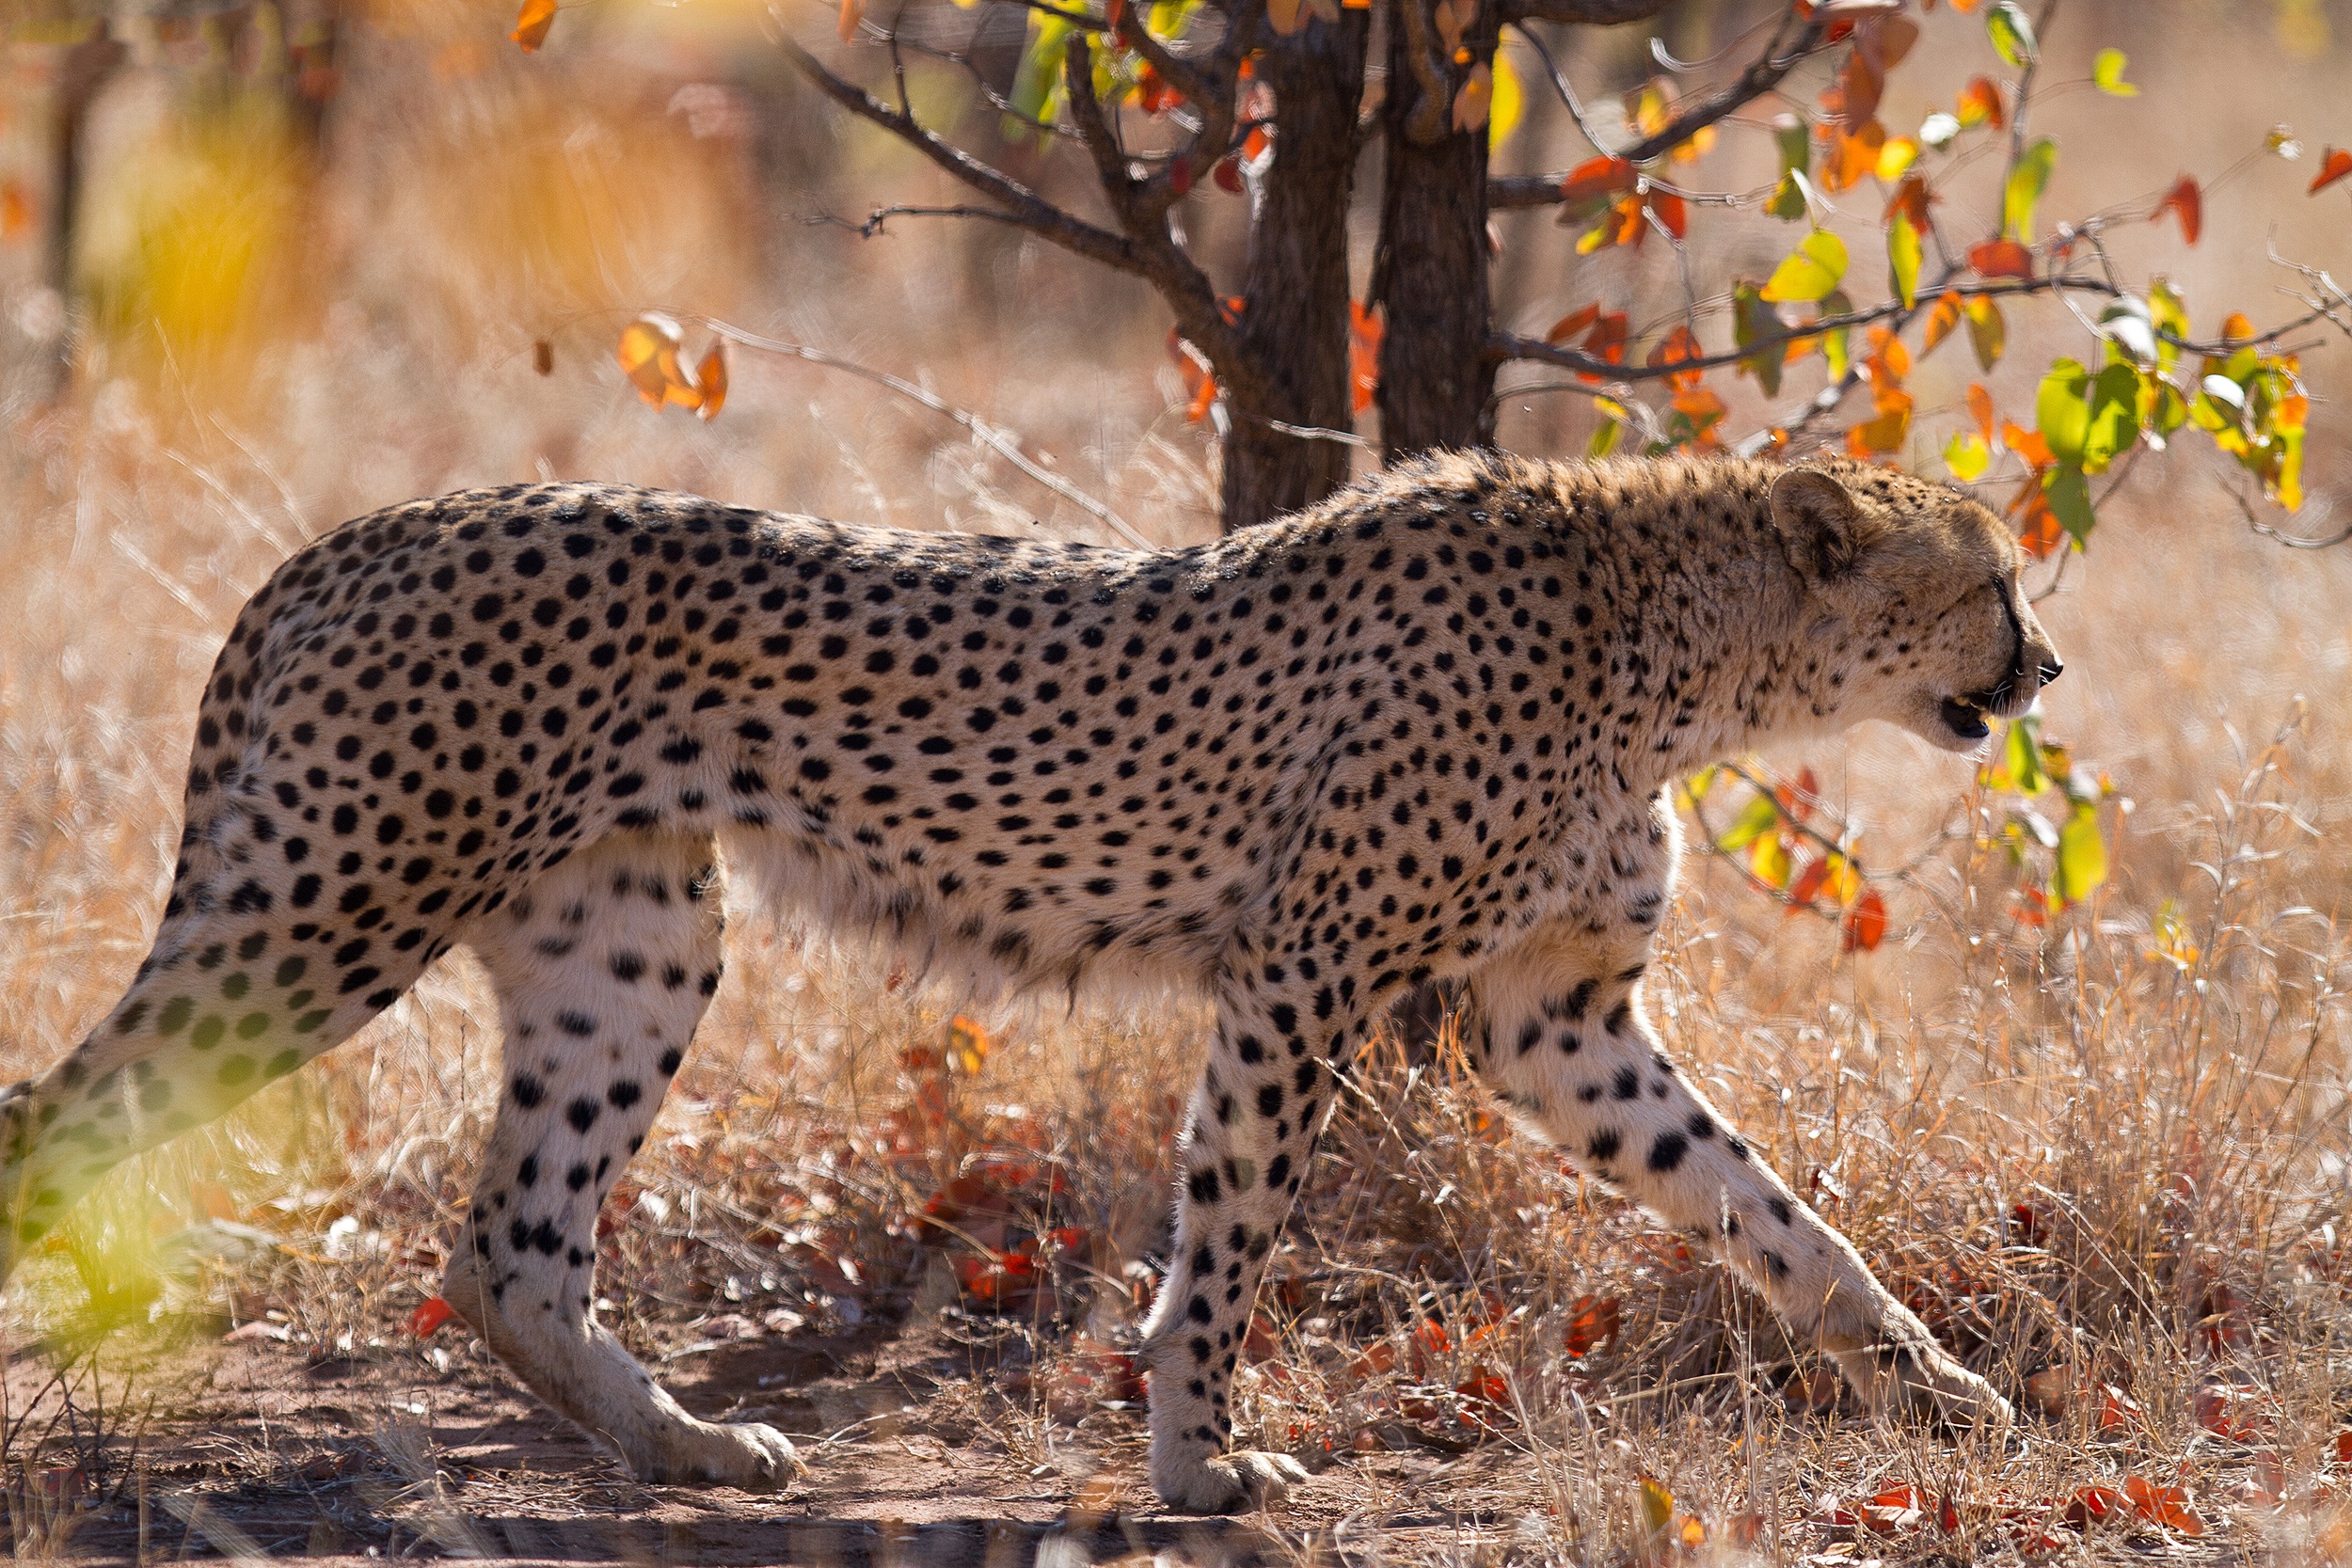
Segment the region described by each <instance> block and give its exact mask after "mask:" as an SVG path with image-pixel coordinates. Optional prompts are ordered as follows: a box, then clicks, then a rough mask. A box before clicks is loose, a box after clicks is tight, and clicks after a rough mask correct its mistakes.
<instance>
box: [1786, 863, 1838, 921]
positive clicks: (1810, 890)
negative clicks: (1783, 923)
mask: <svg viewBox="0 0 2352 1568" xmlns="http://www.w3.org/2000/svg"><path fill="white" fill-rule="evenodd" d="M1827 879H1829V857H1828V856H1826V855H1818V856H1816V857H1814V858H1813V859H1812V860H1809V861H1807V862H1805V865H1804V870H1803V871H1800V872H1798V873H1797V879H1796V880H1795V881H1793V882H1791V883H1789V884H1788V912H1789V913H1790V914H1794V913H1796V912H1797V911H1798V910H1799V909H1801V908H1802V907H1804V905H1806V904H1810V903H1811V902H1813V900H1814V899H1815V898H1817V897H1819V896H1820V892H1821V884H1822V882H1824V881H1826V880H1827Z"/></svg>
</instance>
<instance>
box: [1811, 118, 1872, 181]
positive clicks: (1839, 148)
mask: <svg viewBox="0 0 2352 1568" xmlns="http://www.w3.org/2000/svg"><path fill="white" fill-rule="evenodd" d="M1829 133H1830V135H1829V156H1828V158H1827V159H1826V160H1825V161H1824V162H1823V163H1822V165H1821V168H1820V177H1821V188H1822V189H1823V190H1825V191H1829V192H1832V193H1836V192H1838V191H1847V190H1851V189H1852V188H1853V187H1854V186H1855V185H1857V184H1859V183H1861V182H1862V180H1863V179H1864V177H1865V176H1867V175H1870V174H1875V173H1876V172H1878V166H1879V153H1880V152H1881V151H1882V150H1883V149H1884V148H1885V146H1886V128H1885V127H1884V126H1883V125H1881V124H1880V123H1879V122H1878V121H1877V120H1875V119H1874V120H1871V121H1869V122H1868V123H1867V124H1865V125H1864V126H1863V127H1862V128H1861V129H1860V130H1858V131H1855V132H1852V133H1851V134H1849V133H1847V132H1846V131H1845V130H1844V129H1842V128H1841V127H1839V126H1836V125H1834V124H1833V125H1831V126H1830V127H1829Z"/></svg>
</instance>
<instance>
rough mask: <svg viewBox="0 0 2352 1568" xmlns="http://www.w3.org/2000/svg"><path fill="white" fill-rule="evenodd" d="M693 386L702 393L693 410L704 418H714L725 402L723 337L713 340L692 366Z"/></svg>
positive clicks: (724, 346) (725, 369) (725, 350)
mask: <svg viewBox="0 0 2352 1568" xmlns="http://www.w3.org/2000/svg"><path fill="white" fill-rule="evenodd" d="M694 386H695V387H696V388H697V389H699V390H700V391H701V393H702V401H701V402H700V403H698V404H695V405H694V412H695V414H696V415H698V416H699V417H701V418H703V419H705V420H715V419H717V418H718V417H719V410H720V409H722V408H724V407H725V406H726V404H727V345H726V341H725V340H724V339H719V340H717V341H713V342H712V343H711V345H710V347H709V348H708V349H707V351H705V352H704V354H703V358H702V363H701V364H699V365H696V366H695V367H694Z"/></svg>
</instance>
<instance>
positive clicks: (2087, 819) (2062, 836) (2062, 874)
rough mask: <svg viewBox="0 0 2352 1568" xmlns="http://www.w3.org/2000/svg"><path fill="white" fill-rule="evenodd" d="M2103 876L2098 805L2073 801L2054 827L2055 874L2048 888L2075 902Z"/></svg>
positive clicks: (2103, 842)
mask: <svg viewBox="0 0 2352 1568" xmlns="http://www.w3.org/2000/svg"><path fill="white" fill-rule="evenodd" d="M2106 879H2107V840H2106V834H2105V833H2103V832H2100V831H2099V808H2098V807H2097V806H2095V805H2093V804H2091V803H2090V801H2088V800H2077V801H2075V802H2074V810H2072V811H2070V812H2068V813H2067V814H2066V826H2064V827H2062V828H2060V829H2059V830H2058V875H2057V876H2055V877H2053V878H2052V879H2050V891H2051V892H2053V893H2055V894H2057V895H2058V897H2059V898H2061V899H2063V900H2064V901H2065V902H2067V903H2069V904H2079V903H2081V902H2082V901H2083V900H2084V899H2086V898H2088V897H2090V893H2091V890H2092V889H2093V888H2095V887H2097V886H2098V885H2099V884H2100V883H2101V882H2104V881H2106Z"/></svg>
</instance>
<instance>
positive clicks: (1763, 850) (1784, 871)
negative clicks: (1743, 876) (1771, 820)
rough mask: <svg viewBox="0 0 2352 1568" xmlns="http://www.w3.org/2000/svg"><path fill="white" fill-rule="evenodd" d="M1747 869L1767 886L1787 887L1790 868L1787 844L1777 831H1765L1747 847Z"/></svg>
mask: <svg viewBox="0 0 2352 1568" xmlns="http://www.w3.org/2000/svg"><path fill="white" fill-rule="evenodd" d="M1748 869H1749V870H1750V871H1752V872H1754V873H1755V874H1756V880H1757V881H1759V882H1762V883H1763V884H1764V885H1765V886H1767V887H1776V888H1777V887H1787V886H1788V873H1789V871H1790V869H1791V866H1790V863H1789V859H1788V845H1787V844H1785V843H1783V842H1782V841H1781V835H1780V834H1778V833H1766V834H1765V835H1764V836H1763V837H1762V838H1759V839H1757V840H1756V842H1755V843H1754V844H1753V845H1751V846H1749V847H1748Z"/></svg>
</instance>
